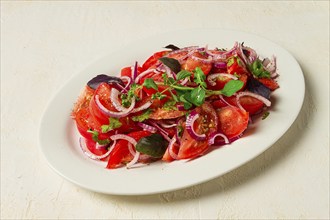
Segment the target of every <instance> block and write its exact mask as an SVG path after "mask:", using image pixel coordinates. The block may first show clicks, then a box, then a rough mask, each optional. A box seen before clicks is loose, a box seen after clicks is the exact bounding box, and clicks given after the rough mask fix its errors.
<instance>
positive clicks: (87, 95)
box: [71, 85, 94, 118]
mask: <svg viewBox="0 0 330 220" xmlns="http://www.w3.org/2000/svg"><path fill="white" fill-rule="evenodd" d="M93 94H94V90H93V89H92V88H90V87H89V86H87V85H86V86H85V87H84V89H83V90H82V92H81V93H80V95H79V97H78V100H77V102H76V103H75V104H74V106H73V110H72V113H71V116H72V117H73V118H75V117H76V114H77V113H78V112H79V110H80V109H84V108H87V107H88V105H89V102H90V100H91V99H92V96H93Z"/></svg>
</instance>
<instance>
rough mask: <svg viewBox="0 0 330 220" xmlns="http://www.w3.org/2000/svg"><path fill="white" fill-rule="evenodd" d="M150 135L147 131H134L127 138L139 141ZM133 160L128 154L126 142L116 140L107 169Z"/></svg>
mask: <svg viewBox="0 0 330 220" xmlns="http://www.w3.org/2000/svg"><path fill="white" fill-rule="evenodd" d="M149 135H151V133H150V132H149V131H135V132H132V133H130V134H128V136H130V137H132V138H134V139H135V140H136V141H139V140H140V139H141V138H143V137H146V136H149ZM132 159H133V155H132V154H131V153H130V151H129V148H128V141H126V140H118V141H117V143H116V145H115V147H114V148H113V150H112V151H111V153H110V155H109V160H108V164H107V168H108V169H113V168H117V167H119V166H121V165H122V164H125V163H128V162H130V161H131V160H132Z"/></svg>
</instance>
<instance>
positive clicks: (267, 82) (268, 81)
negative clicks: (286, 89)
mask: <svg viewBox="0 0 330 220" xmlns="http://www.w3.org/2000/svg"><path fill="white" fill-rule="evenodd" d="M258 80H259V82H261V83H262V84H264V85H265V86H267V87H268V88H269V89H270V90H272V91H274V90H275V89H277V88H279V87H280V86H279V85H278V83H277V82H276V81H275V80H274V79H270V78H260V79H258Z"/></svg>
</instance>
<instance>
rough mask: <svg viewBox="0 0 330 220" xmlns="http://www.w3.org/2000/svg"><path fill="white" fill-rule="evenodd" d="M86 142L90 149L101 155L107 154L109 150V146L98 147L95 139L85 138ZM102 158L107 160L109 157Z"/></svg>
mask: <svg viewBox="0 0 330 220" xmlns="http://www.w3.org/2000/svg"><path fill="white" fill-rule="evenodd" d="M85 143H86V146H87V148H88V150H89V151H90V152H92V153H93V154H95V155H98V156H101V155H103V154H105V153H106V152H108V149H107V148H103V147H97V145H96V143H95V142H94V141H93V140H88V139H85ZM102 160H103V161H107V160H108V159H107V157H105V158H103V159H102Z"/></svg>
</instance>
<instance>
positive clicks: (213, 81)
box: [207, 73, 238, 86]
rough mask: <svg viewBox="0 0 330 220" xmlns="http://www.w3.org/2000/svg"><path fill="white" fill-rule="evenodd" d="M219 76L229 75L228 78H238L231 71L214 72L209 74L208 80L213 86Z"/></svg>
mask: <svg viewBox="0 0 330 220" xmlns="http://www.w3.org/2000/svg"><path fill="white" fill-rule="evenodd" d="M218 77H227V78H230V79H234V80H237V79H238V78H237V77H236V76H234V75H232V74H229V73H213V74H209V75H208V76H207V81H208V82H209V83H210V85H211V86H215V85H216V82H215V80H214V79H216V78H218Z"/></svg>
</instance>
